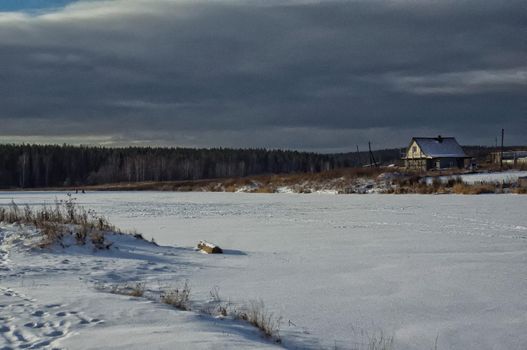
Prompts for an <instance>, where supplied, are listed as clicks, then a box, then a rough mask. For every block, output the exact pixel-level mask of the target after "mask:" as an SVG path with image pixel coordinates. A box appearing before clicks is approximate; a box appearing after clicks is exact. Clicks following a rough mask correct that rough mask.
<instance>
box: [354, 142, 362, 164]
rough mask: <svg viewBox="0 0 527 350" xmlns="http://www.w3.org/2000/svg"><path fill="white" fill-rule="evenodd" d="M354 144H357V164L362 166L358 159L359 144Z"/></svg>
mask: <svg viewBox="0 0 527 350" xmlns="http://www.w3.org/2000/svg"><path fill="white" fill-rule="evenodd" d="M355 146H357V165H358V166H362V162H361V161H360V152H359V145H355Z"/></svg>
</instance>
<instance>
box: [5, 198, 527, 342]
mask: <svg viewBox="0 0 527 350" xmlns="http://www.w3.org/2000/svg"><path fill="white" fill-rule="evenodd" d="M75 196H76V197H77V198H78V202H79V203H80V204H81V205H83V206H86V207H89V208H93V209H95V210H96V211H97V212H99V213H101V214H104V215H106V216H107V217H109V218H110V220H111V222H112V223H114V224H116V225H117V226H119V227H120V228H122V229H136V230H137V231H139V232H141V233H143V234H144V236H145V237H146V238H148V239H150V238H151V237H153V238H154V239H155V240H156V241H157V242H158V243H159V244H161V245H175V246H182V247H191V246H195V244H196V243H197V241H198V240H200V239H206V240H209V241H211V242H214V243H217V244H219V245H220V246H221V247H222V248H224V249H227V250H229V252H230V253H231V254H225V255H222V256H212V255H203V254H198V253H195V255H192V256H193V257H192V259H193V261H194V263H195V264H196V265H197V266H199V268H196V269H195V270H194V271H193V273H192V274H191V275H188V276H184V277H185V278H188V279H189V281H190V283H191V285H192V288H193V292H194V293H195V297H197V298H203V299H205V298H206V297H207V295H208V293H209V291H210V290H211V288H212V287H214V286H218V287H219V290H220V294H221V295H222V296H223V297H224V298H226V299H227V298H228V299H231V300H235V301H239V300H249V299H256V298H261V299H262V300H264V301H265V303H266V305H267V306H268V307H269V308H270V309H271V310H272V311H273V312H274V313H276V314H279V315H281V316H282V317H283V320H284V322H283V324H282V333H283V334H284V335H285V336H287V334H288V333H287V332H288V327H292V326H291V325H295V326H296V329H298V328H300V329H303V330H304V332H305V334H308V335H309V336H312V337H313V338H314V339H318V340H319V341H320V342H321V345H324V346H326V347H332V346H335V345H336V346H337V348H339V347H342V348H352V347H353V344H354V342H356V341H358V339H360V338H361V337H364V336H365V335H364V333H361V332H367V333H368V334H369V335H371V334H373V333H375V332H378V331H380V330H382V331H383V332H384V333H385V334H388V335H393V336H394V337H395V341H396V345H397V346H396V348H398V349H415V350H417V349H419V350H422V349H432V348H433V347H434V342H435V340H436V337H437V339H438V340H437V341H438V349H464V350H466V349H478V350H480V349H507V350H513V349H518V350H524V349H527V332H526V331H525V330H526V329H527V196H520V195H481V196H458V195H435V196H434V195H431V196H428V195H338V196H335V195H313V194H312V195H293V194H242V193H171V192H170V193H169V192H99V193H88V194H82V195H81V194H78V195H75ZM55 197H57V198H59V199H63V198H64V197H65V196H64V193H57V192H54V193H51V192H23V193H22V192H18V193H13V192H0V204H3V205H6V204H8V203H9V202H11V200H15V201H16V203H17V204H19V205H21V204H25V203H29V204H44V203H48V204H49V203H52V202H53V200H54V198H55ZM189 254H194V253H189ZM367 336H368V335H366V337H367Z"/></svg>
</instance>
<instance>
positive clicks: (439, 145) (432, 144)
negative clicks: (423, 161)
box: [413, 136, 467, 158]
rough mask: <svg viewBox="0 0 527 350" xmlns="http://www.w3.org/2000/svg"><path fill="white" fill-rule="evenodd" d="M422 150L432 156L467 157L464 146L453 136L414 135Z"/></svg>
mask: <svg viewBox="0 0 527 350" xmlns="http://www.w3.org/2000/svg"><path fill="white" fill-rule="evenodd" d="M413 140H414V141H415V142H417V144H418V145H419V148H421V152H423V153H424V154H425V155H426V156H427V157H431V158H441V157H444V158H463V157H467V155H466V154H465V152H464V151H463V148H461V146H460V145H459V143H457V141H456V139H455V138H453V137H441V136H439V137H414V138H413Z"/></svg>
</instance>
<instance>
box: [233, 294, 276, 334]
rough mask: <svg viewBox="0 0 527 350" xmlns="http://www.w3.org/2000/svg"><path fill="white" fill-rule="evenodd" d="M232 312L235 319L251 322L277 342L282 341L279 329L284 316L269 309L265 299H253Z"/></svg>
mask: <svg viewBox="0 0 527 350" xmlns="http://www.w3.org/2000/svg"><path fill="white" fill-rule="evenodd" d="M230 314H231V315H232V316H233V317H234V318H235V319H239V320H243V321H247V322H249V323H250V324H252V325H253V326H254V327H256V328H258V329H259V330H261V331H262V333H263V334H265V335H266V336H267V337H270V338H273V339H274V340H275V341H276V342H278V343H279V342H281V338H280V333H279V330H280V324H281V322H282V318H281V317H276V316H274V314H273V313H272V312H269V311H267V310H266V309H265V305H264V303H263V301H261V300H252V301H250V302H249V304H248V305H246V306H244V307H242V308H240V309H233V310H232V311H231V312H230Z"/></svg>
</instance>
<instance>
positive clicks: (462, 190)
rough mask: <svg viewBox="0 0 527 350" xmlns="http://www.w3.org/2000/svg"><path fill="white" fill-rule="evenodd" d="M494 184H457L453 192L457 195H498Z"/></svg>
mask: <svg viewBox="0 0 527 350" xmlns="http://www.w3.org/2000/svg"><path fill="white" fill-rule="evenodd" d="M496 189H497V188H496V185H494V184H474V185H469V184H465V183H457V184H455V185H454V186H453V187H452V192H453V193H456V194H484V193H496Z"/></svg>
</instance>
